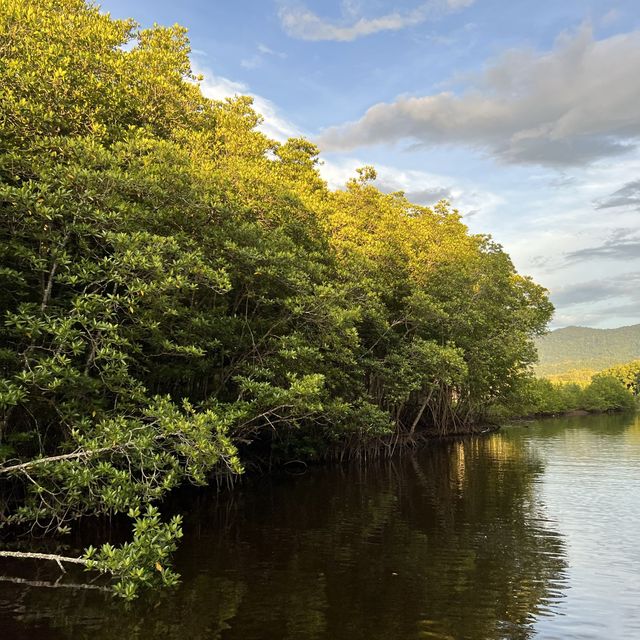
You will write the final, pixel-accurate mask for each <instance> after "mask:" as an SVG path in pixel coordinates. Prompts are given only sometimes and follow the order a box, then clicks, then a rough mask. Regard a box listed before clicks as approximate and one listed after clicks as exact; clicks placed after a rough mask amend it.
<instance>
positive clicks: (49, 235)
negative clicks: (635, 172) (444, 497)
mask: <svg viewBox="0 0 640 640" xmlns="http://www.w3.org/2000/svg"><path fill="white" fill-rule="evenodd" d="M0 55H1V56H2V62H3V64H2V66H1V67H0V279H1V280H2V286H1V287H0V311H1V315H2V323H1V325H0V447H1V448H0V455H1V457H0V461H2V460H4V462H2V463H1V465H0V479H1V480H2V482H3V484H4V486H5V490H4V491H3V496H4V503H3V504H2V511H1V516H0V517H1V518H2V524H3V525H4V526H5V527H7V526H9V527H12V528H13V529H12V530H14V529H15V528H19V527H26V528H28V529H30V530H31V531H32V532H38V531H40V532H45V533H52V532H59V533H64V532H65V531H67V530H68V527H69V523H71V522H72V521H74V520H76V519H77V518H78V517H80V516H83V515H86V514H106V515H113V514H118V513H124V514H126V513H129V514H130V516H131V518H132V519H133V520H134V537H133V540H132V542H131V543H129V544H128V545H125V546H124V547H122V548H119V549H114V548H112V547H110V546H105V547H102V548H101V549H99V550H97V551H94V550H89V551H88V552H87V558H88V559H89V560H90V564H91V566H92V567H95V568H97V569H100V570H103V571H107V572H109V573H111V574H113V575H115V576H117V577H118V578H119V582H118V590H119V592H120V593H121V594H122V595H124V596H126V597H128V598H131V597H134V596H135V594H136V591H137V589H138V587H139V586H145V585H151V584H153V583H154V582H164V583H165V584H171V583H173V582H175V576H174V574H172V573H171V572H170V568H169V567H168V564H169V562H170V552H171V551H172V550H173V548H174V546H175V542H176V540H177V539H178V538H179V536H180V522H179V519H174V520H173V521H172V522H170V523H168V524H163V522H162V519H161V518H160V515H159V514H158V513H157V512H156V511H155V510H154V509H155V508H154V507H150V505H152V504H153V503H155V502H157V501H158V500H159V499H160V498H161V497H162V496H163V495H164V494H165V493H166V492H167V491H169V490H171V489H172V488H174V487H177V486H178V485H180V484H182V483H184V482H187V481H189V482H194V483H197V484H204V483H207V482H210V481H211V480H212V479H213V478H215V477H217V478H218V479H219V480H220V479H221V478H225V477H227V476H229V475H232V474H235V473H239V472H241V471H242V464H241V460H242V459H247V460H249V459H251V460H254V459H256V458H262V459H266V458H268V459H269V460H272V459H280V460H287V459H290V458H293V457H297V458H299V457H319V456H322V455H325V454H326V453H327V452H328V451H329V450H340V449H344V448H346V447H350V448H357V447H359V446H361V445H365V444H368V443H371V441H372V440H373V439H376V438H377V439H388V438H396V439H399V438H405V437H411V436H413V435H414V434H415V433H416V432H418V431H422V430H427V431H432V432H437V433H441V434H445V433H456V432H461V431H465V430H468V429H469V428H470V427H471V426H472V425H473V424H475V423H477V422H478V421H481V420H482V419H483V418H484V416H486V415H487V414H488V413H489V412H490V411H491V409H492V407H494V406H495V405H496V404H497V403H499V402H500V401H501V399H502V398H504V397H505V395H507V394H509V393H511V392H512V391H513V389H514V388H515V387H516V386H517V385H518V384H519V381H520V379H521V378H522V376H523V375H524V374H525V373H526V371H527V369H528V367H529V366H530V365H531V363H532V362H533V361H534V359H535V348H534V345H533V341H532V337H533V336H535V335H539V334H540V333H541V332H542V331H544V328H545V326H546V323H547V321H548V319H549V317H550V314H551V311H552V308H551V305H550V304H549V302H548V300H547V297H546V292H545V290H544V289H542V288H541V287H539V286H537V285H536V284H535V283H533V282H532V281H531V280H530V279H529V278H526V277H522V276H520V275H518V274H517V273H516V272H515V270H514V267H513V265H512V263H511V261H510V259H509V257H508V256H507V255H506V254H505V253H504V252H503V251H502V249H501V247H500V246H499V245H497V244H495V243H494V242H493V241H492V240H491V239H490V238H489V237H486V236H477V235H470V234H469V233H468V230H467V229H466V227H465V226H464V225H463V224H462V222H461V219H460V216H459V215H458V213H457V212H456V211H452V210H451V209H450V208H449V206H448V205H447V204H446V203H441V204H439V205H438V206H437V207H435V208H433V209H429V208H424V207H419V206H416V205H413V204H412V203H410V202H409V201H407V200H406V198H405V197H404V196H403V194H402V193H395V194H390V195H387V194H383V193H381V192H380V191H379V190H377V189H376V188H375V186H374V185H373V181H374V179H375V172H374V171H373V170H372V169H370V168H365V169H363V170H361V171H360V173H359V175H358V176H357V177H356V178H354V179H353V180H351V181H350V182H349V183H348V184H347V185H346V188H345V190H343V191H337V192H332V191H330V190H329V189H328V188H327V186H326V184H325V183H324V182H323V180H322V179H321V177H320V175H319V173H318V170H317V163H318V156H317V149H316V148H315V147H314V146H313V145H312V144H311V143H309V142H308V141H306V140H303V139H291V140H289V141H288V142H286V143H283V144H281V143H277V142H275V141H273V140H270V139H268V138H267V137H265V136H264V135H263V134H262V133H261V132H260V131H259V129H258V128H257V127H258V125H259V124H260V121H261V119H260V116H258V115H257V114H256V113H255V112H254V111H253V110H252V108H251V101H250V100H249V99H247V98H243V97H239V98H237V99H234V100H227V101H223V102H214V101H211V100H208V99H206V98H205V97H204V96H203V95H202V93H201V91H200V89H199V86H198V81H197V78H194V77H193V75H192V74H191V71H190V65H189V47H188V41H187V39H186V36H185V31H184V30H183V29H182V28H180V27H172V28H162V27H157V26H156V27H153V28H152V29H139V28H138V26H137V25H136V24H134V23H133V22H131V21H119V20H112V19H111V18H110V17H109V16H107V15H104V14H101V13H100V12H99V10H98V9H97V8H95V7H93V6H91V5H87V4H85V3H84V2H83V1H81V0H42V1H39V2H33V1H30V0H0ZM140 514H142V515H140ZM158 567H160V568H158Z"/></svg>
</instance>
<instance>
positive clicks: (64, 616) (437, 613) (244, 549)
mask: <svg viewBox="0 0 640 640" xmlns="http://www.w3.org/2000/svg"><path fill="white" fill-rule="evenodd" d="M186 521H187V522H186V529H187V534H186V536H185V540H184V544H183V545H182V547H181V550H180V552H179V554H178V557H177V565H178V569H179V571H180V572H181V573H182V575H183V582H182V585H181V587H180V588H179V589H178V590H177V591H175V592H171V593H165V594H162V595H160V596H155V597H152V598H146V599H144V600H141V601H138V602H137V603H135V604H134V605H132V606H126V605H124V604H122V603H121V602H119V601H117V600H113V599H110V598H109V597H108V596H105V595H104V594H102V593H101V592H99V591H86V590H77V589H71V588H69V589H67V588H63V587H58V588H41V587H34V586H29V585H26V584H15V583H7V582H0V638H2V639H3V640H5V639H6V640H9V639H10V638H20V639H22V638H31V639H40V638H42V639H45V640H51V639H54V638H65V639H66V638H74V639H80V638H91V639H92V640H102V639H110V640H111V639H118V640H120V639H137V638H140V639H142V638H144V639H151V638H153V639H154V640H155V639H162V638H168V639H173V638H180V639H185V640H186V639H189V640H190V639H194V640H196V639H202V640H204V639H206V640H215V639H224V640H240V639H242V640H251V639H260V640H272V639H273V640H276V639H277V640H281V639H290V640H294V639H305V640H306V639H321V638H322V639H331V640H341V639H345V640H346V639H349V640H358V639H362V640H376V639H385V640H386V639H399V640H404V639H407V640H409V639H411V640H412V639H416V640H417V639H420V638H425V639H426V638H432V639H435V638H442V639H447V638H448V639H451V638H454V639H456V640H458V639H463V638H468V639H472V640H484V639H487V640H492V639H497V638H509V639H524V638H545V639H546V638H548V639H551V638H558V639H562V640H567V639H572V638H580V639H581V640H582V639H589V638H598V639H607V640H608V639H614V638H615V639H617V640H623V639H633V640H637V639H638V638H640V421H639V420H638V419H637V418H634V417H624V416H607V417H598V418H574V419H563V420H560V419H559V420H554V421H546V422H540V423H535V424H532V425H531V426H530V427H529V428H523V427H512V428H506V429H504V430H503V431H502V432H499V433H497V434H495V435H493V436H490V437H488V438H476V439H472V440H466V441H460V442H447V443H439V444H432V445H431V446H429V447H427V448H425V449H424V450H422V451H420V452H418V453H417V454H413V455H405V456H403V457H399V458H397V459H395V460H393V461H392V462H385V463H377V464H369V465H367V466H363V467H358V466H340V467H325V468H322V469H316V470H313V471H310V472H308V473H306V474H305V475H302V476H299V477H288V478H281V479H264V480H262V481H260V482H257V483H255V484H254V485H252V486H247V487H245V488H243V489H242V490H240V491H238V492H236V493H235V494H234V498H233V500H224V501H219V500H218V501H216V500H214V499H209V500H201V501H200V502H199V504H196V505H194V506H193V507H192V508H191V510H190V511H189V513H188V514H186ZM40 571H44V570H43V569H41V570H40ZM47 571H49V573H48V574H47V575H46V576H45V575H38V576H35V577H34V576H33V574H31V576H30V578H31V579H44V578H51V577H52V576H53V577H54V578H55V576H56V571H55V567H54V568H53V569H51V568H48V569H47ZM23 577H24V575H23ZM79 578H80V579H81V578H82V576H81V575H80V576H77V575H76V576H66V577H65V580H64V581H63V582H62V583H61V584H65V581H66V582H69V581H74V580H75V581H78V579H79Z"/></svg>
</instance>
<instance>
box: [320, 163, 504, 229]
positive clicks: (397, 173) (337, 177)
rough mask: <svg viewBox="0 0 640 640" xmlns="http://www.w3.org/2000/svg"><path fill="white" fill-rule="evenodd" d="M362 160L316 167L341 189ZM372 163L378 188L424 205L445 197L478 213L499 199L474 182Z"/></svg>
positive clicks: (487, 210) (467, 213)
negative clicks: (402, 193) (464, 181)
mask: <svg viewBox="0 0 640 640" xmlns="http://www.w3.org/2000/svg"><path fill="white" fill-rule="evenodd" d="M365 164H367V163H366V162H364V161H362V160H360V159H356V158H339V159H330V160H327V159H325V160H324V161H323V163H322V164H321V165H320V171H321V173H322V177H323V178H324V179H325V180H326V181H327V183H328V185H329V187H331V188H332V189H341V188H343V187H344V185H345V183H346V182H347V180H348V179H349V178H353V177H354V176H355V175H356V169H357V168H358V167H362V166H363V165H365ZM375 167H376V172H377V174H378V177H377V180H376V183H375V184H376V186H377V187H378V188H379V189H380V190H381V191H383V192H385V193H393V192H396V191H403V192H404V193H405V195H406V197H407V198H408V199H409V200H410V201H411V202H414V203H415V204H420V205H425V206H430V205H433V204H435V203H436V202H438V201H439V200H443V199H444V200H449V201H450V202H451V203H452V204H453V206H454V207H457V208H458V209H460V212H461V214H462V215H463V217H465V218H470V217H471V216H473V215H476V214H478V213H491V212H492V211H494V210H495V208H496V207H497V206H498V205H499V204H501V202H502V200H501V198H500V197H499V196H498V195H496V194H495V193H492V192H490V191H484V190H481V189H478V188H477V187H476V186H474V185H467V184H461V181H460V180H459V179H458V180H454V179H453V178H451V177H448V176H443V175H437V174H433V173H428V172H426V171H419V170H415V169H411V170H407V169H400V168H398V167H394V166H391V165H385V164H379V163H376V165H375Z"/></svg>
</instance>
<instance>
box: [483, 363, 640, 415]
mask: <svg viewBox="0 0 640 640" xmlns="http://www.w3.org/2000/svg"><path fill="white" fill-rule="evenodd" d="M637 373H638V370H637V369H636V374H637ZM636 380H637V379H636ZM635 408H636V400H635V397H634V393H633V392H632V390H631V388H630V386H628V384H627V383H625V382H624V381H623V380H622V379H621V377H619V376H617V375H615V374H613V373H611V372H609V371H606V372H602V373H599V374H596V375H594V376H593V377H592V378H591V380H590V382H589V383H588V384H579V383H578V382H553V381H551V380H548V379H546V378H531V379H529V380H523V381H522V383H521V385H520V386H519V388H518V389H517V390H516V391H515V392H514V393H513V394H512V395H511V396H510V397H509V398H508V399H507V400H506V401H505V403H504V404H503V405H501V406H500V407H496V410H495V416H496V417H509V416H518V417H521V416H536V415H556V414H562V413H570V412H572V411H589V412H595V413H599V412H605V411H633V410H634V409H635Z"/></svg>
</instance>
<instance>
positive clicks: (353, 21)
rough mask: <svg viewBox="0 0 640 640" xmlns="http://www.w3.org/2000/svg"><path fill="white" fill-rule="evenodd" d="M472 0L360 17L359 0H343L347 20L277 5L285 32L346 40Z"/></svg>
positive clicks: (436, 0)
mask: <svg viewBox="0 0 640 640" xmlns="http://www.w3.org/2000/svg"><path fill="white" fill-rule="evenodd" d="M474 1H475V0H430V1H429V2H423V3H422V4H420V5H419V6H418V7H416V8H415V9H413V10H411V11H406V12H399V11H394V12H392V13H387V14H385V15H383V16H379V17H377V18H363V17H361V15H360V3H354V2H353V0H345V1H344V2H343V3H342V12H343V14H344V16H345V18H346V19H347V21H349V22H347V21H345V20H342V21H339V22H332V21H331V20H327V19H325V18H322V17H320V16H319V15H317V14H316V13H313V11H310V10H309V9H307V8H306V7H305V6H303V5H289V4H285V5H283V6H282V7H281V8H280V11H279V17H280V23H281V24H282V27H283V29H284V30H285V31H286V33H287V34H289V35H290V36H292V37H294V38H299V39H301V40H312V41H319V40H333V41H338V42H349V41H352V40H356V39H357V38H362V37H364V36H369V35H372V34H374V33H379V32H381V31H398V30H400V29H405V28H406V27H411V26H415V25H417V24H420V23H422V22H424V21H426V20H428V19H430V18H434V17H436V16H438V15H440V14H442V13H446V12H449V11H457V10H459V9H462V8H464V7H468V6H469V5H471V4H473V2H474Z"/></svg>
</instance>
